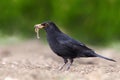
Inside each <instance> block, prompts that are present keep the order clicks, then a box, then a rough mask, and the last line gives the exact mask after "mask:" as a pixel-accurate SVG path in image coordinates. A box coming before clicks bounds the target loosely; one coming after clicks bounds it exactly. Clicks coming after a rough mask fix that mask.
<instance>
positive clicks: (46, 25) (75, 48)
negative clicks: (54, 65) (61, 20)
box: [35, 21, 116, 70]
mask: <svg viewBox="0 0 120 80" xmlns="http://www.w3.org/2000/svg"><path fill="white" fill-rule="evenodd" d="M42 28H43V29H44V30H45V31H46V33H47V34H46V35H47V41H48V43H49V45H50V48H51V49H52V51H53V52H54V53H55V54H57V55H58V56H60V57H62V58H63V59H64V65H63V66H62V67H61V68H60V70H61V69H63V67H64V66H65V65H66V63H68V60H69V61H70V64H69V65H67V70H68V69H69V68H70V66H71V65H72V63H73V60H74V58H79V57H100V58H103V59H106V60H109V61H113V62H116V61H115V60H113V59H110V58H107V57H104V56H101V55H99V54H96V53H95V52H94V51H93V50H92V49H90V48H88V47H87V46H86V45H85V44H83V43H81V42H79V41H77V40H74V39H73V38H71V37H69V36H68V35H66V34H65V33H63V32H62V31H61V30H60V29H59V28H58V27H57V26H56V24H55V23H54V22H51V21H47V22H43V23H41V24H36V25H35V30H36V32H37V31H39V29H42Z"/></svg>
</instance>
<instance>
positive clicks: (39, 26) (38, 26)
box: [34, 24, 45, 39]
mask: <svg viewBox="0 0 120 80" xmlns="http://www.w3.org/2000/svg"><path fill="white" fill-rule="evenodd" d="M34 27H35V32H36V33H37V38H38V39H39V38H40V37H39V29H42V28H44V27H45V26H43V25H41V24H36V25H35V26H34Z"/></svg>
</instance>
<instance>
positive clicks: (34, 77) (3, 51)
mask: <svg viewBox="0 0 120 80" xmlns="http://www.w3.org/2000/svg"><path fill="white" fill-rule="evenodd" d="M94 50H96V52H98V53H101V55H104V56H106V57H109V58H113V59H115V60H116V61H117V62H111V61H107V60H104V59H101V58H77V59H75V61H74V63H73V65H72V66H71V68H70V69H69V70H68V71H66V70H65V69H63V70H61V71H60V70H59V67H60V66H61V65H63V60H62V58H60V57H59V56H57V55H56V54H54V53H53V52H52V51H51V49H50V48H49V46H48V45H44V44H43V43H40V41H36V40H31V41H26V42H22V43H17V44H9V45H1V46H0V80H120V54H119V51H118V50H115V49H112V48H105V49H97V48H94Z"/></svg>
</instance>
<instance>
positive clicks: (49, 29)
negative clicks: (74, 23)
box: [44, 26, 62, 35]
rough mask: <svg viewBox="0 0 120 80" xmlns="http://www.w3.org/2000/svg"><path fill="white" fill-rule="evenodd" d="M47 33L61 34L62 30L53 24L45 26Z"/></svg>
mask: <svg viewBox="0 0 120 80" xmlns="http://www.w3.org/2000/svg"><path fill="white" fill-rule="evenodd" d="M44 29H45V31H46V33H47V35H57V34H61V33H62V32H61V31H60V30H59V28H58V27H56V26H54V27H46V28H44Z"/></svg>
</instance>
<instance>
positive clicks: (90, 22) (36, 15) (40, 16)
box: [0, 0, 120, 45]
mask: <svg viewBox="0 0 120 80" xmlns="http://www.w3.org/2000/svg"><path fill="white" fill-rule="evenodd" d="M48 20H51V21H53V22H55V23H56V24H57V25H58V26H59V28H60V29H62V30H63V31H64V32H65V33H67V34H69V35H70V36H72V37H73V38H75V39H77V40H80V41H82V42H85V43H89V44H94V45H101V44H102V45H103V44H108V43H111V42H116V41H118V42H119V40H120V0H0V36H1V37H0V38H3V37H4V36H9V37H11V36H13V35H15V36H17V37H19V36H20V37H21V36H22V37H24V38H28V39H29V38H34V37H35V36H36V35H35V32H34V25H35V24H37V23H41V22H44V21H48ZM42 33H43V34H44V33H45V32H43V31H42ZM41 35H42V34H41Z"/></svg>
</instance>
